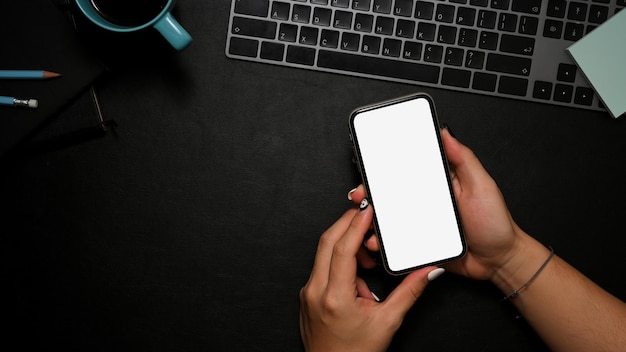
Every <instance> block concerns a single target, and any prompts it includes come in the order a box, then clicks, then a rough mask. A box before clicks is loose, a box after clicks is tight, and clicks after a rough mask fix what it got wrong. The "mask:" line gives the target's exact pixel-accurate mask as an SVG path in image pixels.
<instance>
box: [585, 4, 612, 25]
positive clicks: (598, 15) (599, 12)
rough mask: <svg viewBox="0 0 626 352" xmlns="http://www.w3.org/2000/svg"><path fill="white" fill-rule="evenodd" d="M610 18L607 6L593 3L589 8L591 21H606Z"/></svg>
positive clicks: (598, 22)
mask: <svg viewBox="0 0 626 352" xmlns="http://www.w3.org/2000/svg"><path fill="white" fill-rule="evenodd" d="M608 18H609V8H608V7H606V6H598V5H591V7H590V8H589V22H591V23H597V24H600V23H604V21H606V20H607V19H608Z"/></svg>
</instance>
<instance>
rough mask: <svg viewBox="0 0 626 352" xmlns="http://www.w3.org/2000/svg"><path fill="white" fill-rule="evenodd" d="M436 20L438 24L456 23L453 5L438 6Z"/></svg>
mask: <svg viewBox="0 0 626 352" xmlns="http://www.w3.org/2000/svg"><path fill="white" fill-rule="evenodd" d="M435 20H436V21H438V22H445V23H452V22H454V6H452V5H443V4H439V5H437V11H436V12H435Z"/></svg>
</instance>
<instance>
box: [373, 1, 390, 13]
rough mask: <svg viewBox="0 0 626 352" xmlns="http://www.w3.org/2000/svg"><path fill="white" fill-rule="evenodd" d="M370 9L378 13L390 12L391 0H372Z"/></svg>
mask: <svg viewBox="0 0 626 352" xmlns="http://www.w3.org/2000/svg"><path fill="white" fill-rule="evenodd" d="M372 9H373V10H374V12H378V13H390V12H391V0H374V6H373V8H372Z"/></svg>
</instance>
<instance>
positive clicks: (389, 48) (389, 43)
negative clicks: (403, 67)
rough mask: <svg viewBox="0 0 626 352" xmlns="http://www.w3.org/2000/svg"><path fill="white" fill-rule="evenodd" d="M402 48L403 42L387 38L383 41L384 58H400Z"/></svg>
mask: <svg viewBox="0 0 626 352" xmlns="http://www.w3.org/2000/svg"><path fill="white" fill-rule="evenodd" d="M401 48H402V42H401V41H399V40H397V39H389V38H386V39H385V41H383V50H382V54H383V55H384V56H392V57H400V49H401Z"/></svg>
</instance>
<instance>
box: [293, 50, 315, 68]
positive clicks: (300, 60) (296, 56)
mask: <svg viewBox="0 0 626 352" xmlns="http://www.w3.org/2000/svg"><path fill="white" fill-rule="evenodd" d="M286 60H287V62H290V63H294V64H300V65H307V66H313V64H315V49H313V48H304V47H301V46H294V45H289V46H288V47H287V58H286Z"/></svg>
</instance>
